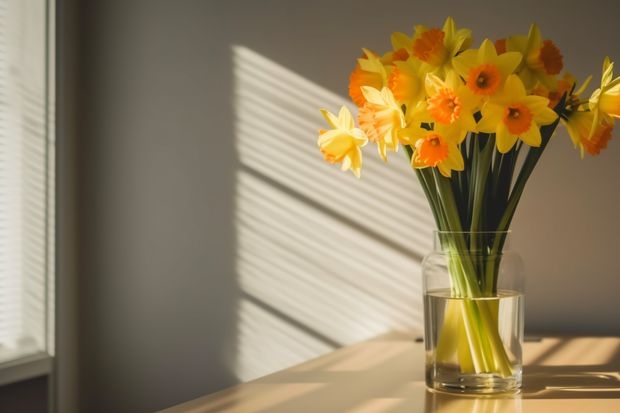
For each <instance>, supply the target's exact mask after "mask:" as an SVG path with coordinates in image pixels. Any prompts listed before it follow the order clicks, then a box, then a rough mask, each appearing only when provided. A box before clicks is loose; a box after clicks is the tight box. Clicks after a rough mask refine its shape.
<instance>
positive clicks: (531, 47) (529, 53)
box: [506, 24, 564, 90]
mask: <svg viewBox="0 0 620 413" xmlns="http://www.w3.org/2000/svg"><path fill="white" fill-rule="evenodd" d="M506 50H507V51H508V52H510V51H517V52H520V53H521V54H522V55H523V60H522V61H521V64H520V65H519V67H518V68H517V72H518V74H519V76H520V77H521V80H522V81H523V84H524V85H525V87H526V88H527V89H531V88H533V87H534V86H535V85H536V82H540V83H542V84H543V85H544V86H545V87H547V88H548V89H552V90H554V89H555V88H556V82H557V79H556V75H558V74H559V73H560V72H561V71H562V68H563V67H564V62H563V57H562V54H561V53H560V50H559V49H558V48H557V46H556V45H555V44H554V43H553V42H552V41H551V40H544V41H543V40H542V36H541V34H540V29H539V28H538V26H537V25H535V24H533V25H532V26H531V27H530V31H529V33H528V35H527V37H525V36H511V37H509V38H508V39H506Z"/></svg>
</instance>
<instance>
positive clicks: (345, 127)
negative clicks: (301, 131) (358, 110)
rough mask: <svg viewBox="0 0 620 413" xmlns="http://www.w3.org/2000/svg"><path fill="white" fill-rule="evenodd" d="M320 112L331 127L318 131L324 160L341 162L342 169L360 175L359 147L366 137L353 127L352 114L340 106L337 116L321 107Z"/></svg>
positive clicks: (360, 156) (363, 143)
mask: <svg viewBox="0 0 620 413" xmlns="http://www.w3.org/2000/svg"><path fill="white" fill-rule="evenodd" d="M321 113H322V114H323V116H324V117H325V120H327V123H328V124H329V126H331V127H332V128H333V129H330V130H321V131H319V139H318V145H319V148H320V149H321V153H322V154H323V157H324V158H325V160H326V161H327V162H329V163H342V170H343V171H346V170H348V169H350V170H351V171H352V172H353V174H355V176H356V177H358V178H359V177H360V171H361V168H362V151H361V149H360V148H361V147H362V146H364V145H366V143H367V142H368V138H367V137H366V135H365V134H364V132H363V131H362V130H361V129H359V128H356V127H355V124H354V122H353V116H351V112H350V111H349V109H347V108H346V107H344V106H343V107H342V108H340V112H339V113H338V117H336V116H335V115H333V114H332V113H330V112H328V111H327V110H325V109H321Z"/></svg>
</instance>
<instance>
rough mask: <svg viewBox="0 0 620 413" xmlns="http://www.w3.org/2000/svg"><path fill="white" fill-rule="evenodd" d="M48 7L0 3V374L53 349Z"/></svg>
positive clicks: (32, 0)
mask: <svg viewBox="0 0 620 413" xmlns="http://www.w3.org/2000/svg"><path fill="white" fill-rule="evenodd" d="M51 8H53V2H52V1H46V0H0V369H2V368H3V367H7V366H9V365H12V364H14V363H15V361H16V360H24V358H26V359H27V358H28V357H36V356H37V355H39V356H45V357H48V356H49V355H52V354H53V351H54V349H53V303H54V300H53V294H54V289H53V274H54V271H53V268H54V259H53V258H54V254H53V252H54V244H53V242H52V240H53V237H54V219H53V217H54V173H53V171H54V136H53V133H52V132H53V128H52V125H53V113H52V110H51V109H52V108H53V96H54V87H53V86H54V83H53V82H52V81H51V80H52V79H53V65H52V61H51V59H52V57H53V53H50V50H51V47H50V46H52V45H53V40H54V39H53V36H50V33H53V31H52V27H51V26H52V25H51V24H50V22H51V19H48V16H51V15H53V13H51V12H50V9H51ZM0 377H4V376H0ZM1 382H2V380H0V384H2V383H1Z"/></svg>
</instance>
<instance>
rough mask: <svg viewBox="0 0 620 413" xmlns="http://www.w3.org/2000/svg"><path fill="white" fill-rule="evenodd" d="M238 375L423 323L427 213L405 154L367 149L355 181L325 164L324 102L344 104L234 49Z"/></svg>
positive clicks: (429, 221) (334, 108)
mask: <svg viewBox="0 0 620 413" xmlns="http://www.w3.org/2000/svg"><path fill="white" fill-rule="evenodd" d="M231 52H232V55H233V67H234V100H233V106H234V112H235V120H234V129H235V135H236V148H237V152H238V156H239V160H240V168H239V170H238V172H237V184H236V187H237V190H236V216H235V221H236V228H237V230H236V231H237V234H236V237H237V242H238V250H237V257H236V267H237V274H238V276H239V286H240V289H241V299H240V302H239V306H238V319H239V325H238V334H239V338H238V349H237V366H236V374H237V377H238V378H239V379H240V380H242V381H247V380H250V379H253V378H256V377H258V376H262V375H264V374H267V373H270V372H273V371H276V370H279V369H282V368H285V367H287V366H290V365H293V364H296V363H299V362H302V361H304V360H307V359H309V358H312V357H316V356H317V355H319V354H321V353H324V352H326V351H329V350H331V349H334V348H336V347H339V346H341V345H346V344H349V343H352V342H355V341H359V340H363V339H367V338H369V337H372V336H375V335H377V334H380V333H382V332H385V331H387V330H421V329H422V303H421V293H420V291H421V280H420V279H419V264H420V261H421V257H422V256H423V254H425V253H426V252H427V251H428V250H429V249H430V245H429V240H430V238H431V237H430V236H429V234H430V233H431V231H432V230H433V221H432V216H431V213H430V210H429V209H428V206H427V204H426V200H425V198H424V194H423V193H422V190H421V188H420V187H419V184H418V182H417V180H416V178H415V174H413V173H412V172H410V171H409V168H410V166H409V165H408V163H407V161H406V159H405V156H403V154H402V153H397V154H392V156H391V159H390V162H389V164H388V165H384V164H383V162H382V161H381V160H380V159H379V157H378V155H377V154H376V151H375V150H374V148H372V147H371V146H370V145H369V146H368V147H366V148H365V152H364V168H363V172H362V175H363V176H362V179H361V180H357V179H356V178H355V177H354V176H353V175H352V174H350V173H347V174H342V173H340V172H339V171H338V170H337V169H336V168H334V167H333V166H330V165H327V164H325V163H324V162H323V161H322V159H321V154H320V152H319V150H318V147H317V146H316V138H317V131H318V129H319V128H321V127H325V125H324V123H325V122H324V120H323V118H322V117H321V115H320V113H319V110H318V109H319V108H320V107H325V108H327V109H328V110H330V111H332V112H337V110H338V109H339V107H340V106H341V105H346V104H348V100H346V99H344V98H342V97H340V96H337V95H335V94H333V93H331V92H329V91H327V90H325V89H323V88H321V87H319V86H317V85H316V84H314V83H312V82H310V81H308V80H307V79H305V78H303V77H301V76H299V75H297V74H296V73H293V72H291V71H290V70H288V69H286V68H284V67H282V66H281V65H279V64H277V63H275V62H273V61H270V60H269V59H267V58H265V57H264V56H261V55H259V54H257V53H256V52H254V51H252V50H250V49H248V48H246V47H244V46H233V47H232V51H231Z"/></svg>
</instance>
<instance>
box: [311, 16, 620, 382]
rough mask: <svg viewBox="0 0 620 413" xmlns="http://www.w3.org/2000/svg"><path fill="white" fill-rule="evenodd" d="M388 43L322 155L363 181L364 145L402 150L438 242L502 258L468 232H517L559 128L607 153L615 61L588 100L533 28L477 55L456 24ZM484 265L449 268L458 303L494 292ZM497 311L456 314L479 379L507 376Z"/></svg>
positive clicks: (360, 68)
mask: <svg viewBox="0 0 620 413" xmlns="http://www.w3.org/2000/svg"><path fill="white" fill-rule="evenodd" d="M391 43H392V50H390V51H388V52H387V53H385V54H383V55H380V54H377V53H375V52H373V51H370V50H367V49H363V55H362V56H361V57H360V58H359V59H358V60H357V65H356V66H355V69H354V70H353V72H352V73H351V76H350V83H349V94H350V96H351V98H352V100H353V102H354V103H355V105H356V106H357V107H358V114H357V125H358V126H357V125H356V122H355V121H354V118H353V116H352V114H351V112H350V111H349V110H348V109H347V108H346V107H342V108H341V109H340V111H339V113H338V115H335V114H332V113H330V112H329V111H327V110H325V109H322V110H321V112H322V113H323V115H324V117H325V119H326V120H327V123H328V124H329V126H330V129H327V130H321V131H320V132H319V138H318V145H319V147H320V150H321V152H322V154H323V156H324V158H325V160H326V161H327V162H330V163H339V164H342V170H351V171H352V172H353V173H354V174H355V175H356V176H357V177H359V176H360V172H361V167H362V152H361V147H363V146H364V145H366V144H367V143H368V142H369V141H370V142H373V143H375V144H376V145H377V149H378V152H379V155H380V157H381V158H382V159H383V160H384V161H387V157H388V153H389V152H397V151H398V150H399V148H400V147H401V146H402V148H403V152H404V153H405V155H406V156H407V157H408V159H409V161H410V163H411V166H412V168H413V170H414V171H415V173H416V174H417V176H418V179H419V181H420V183H421V185H422V188H423V189H424V192H425V194H426V197H427V199H428V202H429V203H430V207H431V210H432V212H433V215H434V218H435V221H436V224H437V228H438V229H439V230H440V231H449V232H450V233H452V234H453V235H452V236H450V237H446V238H445V239H443V240H442V242H444V243H445V244H447V247H448V248H454V250H458V251H462V250H470V251H476V253H478V252H479V251H486V253H487V254H489V255H493V254H498V253H501V250H502V247H503V243H504V237H503V236H498V237H494V238H488V237H480V238H479V239H478V238H477V237H476V236H472V235H470V236H465V235H464V234H465V233H469V234H476V233H480V232H486V231H497V232H498V233H502V232H503V233H505V232H506V231H507V230H508V229H509V226H510V222H511V220H512V217H513V215H514V212H515V209H516V206H517V204H518V202H519V199H520V197H521V194H522V192H523V189H524V187H525V184H526V182H527V180H528V178H529V176H530V175H531V173H532V171H533V169H534V167H535V166H536V164H537V162H538V160H539V159H540V156H541V155H542V153H543V151H544V150H545V147H546V146H547V144H548V142H549V140H550V139H551V137H552V135H553V132H554V131H555V129H556V127H557V126H558V124H559V123H562V124H563V125H564V126H565V127H566V129H567V131H568V135H569V136H570V138H571V140H572V142H573V144H574V146H575V147H576V148H578V149H579V150H580V152H581V156H582V157H583V156H584V154H586V153H587V154H590V155H597V154H598V153H599V152H600V151H601V150H602V149H604V148H605V147H606V146H607V143H608V141H609V140H610V138H611V136H612V129H613V126H614V118H618V117H620V77H616V78H613V63H611V62H610V60H609V58H605V59H604V62H603V70H602V77H601V83H600V86H599V87H598V88H597V89H596V90H595V91H594V92H593V93H592V94H591V95H590V96H589V97H587V98H583V97H582V94H583V93H584V90H585V89H586V87H587V85H588V83H589V81H590V79H591V77H590V78H588V79H586V80H585V81H584V82H582V84H581V85H577V82H576V80H575V79H574V78H573V77H572V76H571V75H570V74H568V73H563V58H562V54H561V52H560V50H559V49H558V47H557V46H556V45H555V44H554V43H553V42H552V41H551V40H547V39H544V38H543V37H542V35H541V32H540V30H539V28H538V27H537V26H536V25H532V26H531V28H530V30H529V33H528V35H527V36H510V37H507V38H505V39H500V40H496V41H494V42H493V41H491V40H488V39H485V40H484V41H482V43H481V44H480V45H479V47H478V48H472V47H471V46H472V37H471V31H470V30H468V29H457V28H456V26H455V23H454V21H453V19H451V18H448V19H447V20H446V22H445V24H444V26H443V28H429V27H426V26H421V25H420V26H416V27H415V30H414V33H413V35H412V36H408V35H407V34H404V33H394V34H393V35H392V37H391ZM518 160H519V161H518ZM455 260H457V259H455ZM477 261H479V260H476V259H474V258H473V255H472V258H471V259H467V258H462V257H460V258H458V262H456V261H454V260H453V261H452V262H451V263H450V264H449V271H450V276H451V278H452V288H451V294H452V296H454V297H466V298H467V297H469V298H476V297H488V296H493V295H494V294H496V293H497V291H496V289H497V277H498V269H497V265H496V264H493V265H487V264H485V263H484V262H482V263H480V262H477ZM492 313H493V310H492V309H490V308H483V307H475V308H473V307H472V308H469V309H468V308H465V309H464V310H463V311H462V313H461V314H459V315H458V316H455V317H457V318H458V321H459V322H460V323H461V324H463V323H464V324H466V325H465V331H466V332H468V333H467V334H468V335H470V337H468V341H469V343H470V347H471V349H470V354H469V356H468V357H469V358H470V360H469V362H468V363H466V364H469V365H471V369H472V370H475V371H476V372H480V371H494V372H499V373H500V374H502V375H509V374H510V366H509V364H508V362H507V361H506V357H505V356H504V355H503V354H502V348H501V343H499V339H498V338H497V333H496V332H495V333H494V331H493V319H494V315H493V314H492ZM495 317H496V315H495ZM451 321H454V318H453V319H452V320H451ZM481 329H486V331H484V334H480V330H481ZM496 329H497V328H496V327H495V330H496ZM476 331H477V333H475V332H476ZM472 332H474V333H472ZM445 334H446V335H450V332H446V333H445ZM480 337H483V340H484V342H482V341H480V340H481V339H480ZM485 337H486V338H485ZM488 353H491V356H490V357H489V354H488Z"/></svg>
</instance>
